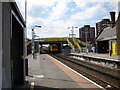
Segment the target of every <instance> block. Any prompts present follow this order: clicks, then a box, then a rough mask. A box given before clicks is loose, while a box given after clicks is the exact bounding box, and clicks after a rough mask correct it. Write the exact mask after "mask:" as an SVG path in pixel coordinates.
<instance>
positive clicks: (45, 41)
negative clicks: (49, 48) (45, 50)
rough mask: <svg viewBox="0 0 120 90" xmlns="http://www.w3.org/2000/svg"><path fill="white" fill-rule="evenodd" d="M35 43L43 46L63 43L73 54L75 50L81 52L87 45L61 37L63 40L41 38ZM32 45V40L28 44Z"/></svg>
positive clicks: (75, 39) (74, 39)
mask: <svg viewBox="0 0 120 90" xmlns="http://www.w3.org/2000/svg"><path fill="white" fill-rule="evenodd" d="M34 41H35V42H39V43H41V44H51V43H63V44H69V46H70V47H71V48H72V50H73V52H75V48H77V49H78V50H79V51H81V47H85V46H86V43H84V42H83V41H81V40H79V39H77V38H68V37H61V38H39V39H35V40H34ZM30 43H32V40H31V41H29V42H28V43H27V44H28V45H29V44H30ZM87 46H90V44H87Z"/></svg>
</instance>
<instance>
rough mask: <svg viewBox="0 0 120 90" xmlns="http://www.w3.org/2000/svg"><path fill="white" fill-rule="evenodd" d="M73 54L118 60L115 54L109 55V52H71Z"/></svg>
mask: <svg viewBox="0 0 120 90" xmlns="http://www.w3.org/2000/svg"><path fill="white" fill-rule="evenodd" d="M71 54H73V55H80V56H86V57H91V58H98V59H106V60H111V61H120V60H118V56H117V55H112V56H110V55H109V54H98V53H91V52H89V53H87V54H86V53H81V52H80V53H71Z"/></svg>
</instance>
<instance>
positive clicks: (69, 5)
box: [17, 0, 119, 38]
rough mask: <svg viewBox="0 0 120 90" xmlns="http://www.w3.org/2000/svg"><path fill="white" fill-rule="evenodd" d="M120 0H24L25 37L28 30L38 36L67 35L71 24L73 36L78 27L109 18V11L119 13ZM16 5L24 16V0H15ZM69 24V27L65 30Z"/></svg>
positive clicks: (28, 33)
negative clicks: (32, 30)
mask: <svg viewBox="0 0 120 90" xmlns="http://www.w3.org/2000/svg"><path fill="white" fill-rule="evenodd" d="M118 1H119V0H99V1H98V0H27V37H28V38H31V37H32V34H31V29H32V28H33V27H34V26H35V25H40V26H42V27H41V28H34V30H35V34H36V35H37V36H39V37H40V38H51V37H68V36H69V34H70V33H71V29H72V27H78V28H73V31H74V34H76V37H79V28H81V27H83V26H84V25H91V27H95V25H96V22H99V21H101V20H102V19H104V18H108V19H110V14H109V12H111V11H115V12H116V19H117V16H118ZM17 4H18V7H19V8H20V11H21V13H22V15H23V17H24V13H25V1H24V0H17ZM68 27H70V28H69V29H68Z"/></svg>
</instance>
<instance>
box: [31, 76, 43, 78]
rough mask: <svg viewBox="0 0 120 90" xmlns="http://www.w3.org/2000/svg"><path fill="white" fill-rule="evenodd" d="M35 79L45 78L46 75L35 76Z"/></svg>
mask: <svg viewBox="0 0 120 90" xmlns="http://www.w3.org/2000/svg"><path fill="white" fill-rule="evenodd" d="M33 77H34V78H43V77H44V75H33Z"/></svg>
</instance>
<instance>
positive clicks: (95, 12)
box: [71, 4, 106, 20]
mask: <svg viewBox="0 0 120 90" xmlns="http://www.w3.org/2000/svg"><path fill="white" fill-rule="evenodd" d="M105 13H106V9H105V8H104V7H102V6H101V4H97V5H95V6H92V7H89V8H86V9H85V10H84V11H81V12H78V13H76V14H74V15H72V16H71V19H76V20H86V19H90V18H94V17H97V16H99V15H102V14H105Z"/></svg>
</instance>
